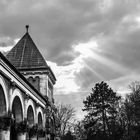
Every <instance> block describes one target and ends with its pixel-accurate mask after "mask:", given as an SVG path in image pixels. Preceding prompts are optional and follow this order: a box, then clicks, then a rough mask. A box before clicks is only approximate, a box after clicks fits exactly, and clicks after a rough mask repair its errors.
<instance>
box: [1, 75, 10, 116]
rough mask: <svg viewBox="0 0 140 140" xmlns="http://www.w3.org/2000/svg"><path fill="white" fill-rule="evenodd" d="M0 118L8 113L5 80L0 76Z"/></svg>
mask: <svg viewBox="0 0 140 140" xmlns="http://www.w3.org/2000/svg"><path fill="white" fill-rule="evenodd" d="M0 96H1V97H0V104H1V105H0V106H1V109H0V116H2V115H4V114H5V113H6V112H8V106H9V102H8V94H7V88H6V83H5V80H4V79H3V77H2V76H0Z"/></svg>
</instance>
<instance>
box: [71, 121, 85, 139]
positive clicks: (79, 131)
mask: <svg viewBox="0 0 140 140" xmlns="http://www.w3.org/2000/svg"><path fill="white" fill-rule="evenodd" d="M73 126H74V134H75V137H76V140H86V130H85V128H84V121H83V120H81V121H78V122H77V123H75V124H74V125H73Z"/></svg>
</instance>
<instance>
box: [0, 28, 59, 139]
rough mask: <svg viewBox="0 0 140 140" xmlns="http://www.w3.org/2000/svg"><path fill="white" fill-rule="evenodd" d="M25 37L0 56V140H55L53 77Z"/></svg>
mask: <svg viewBox="0 0 140 140" xmlns="http://www.w3.org/2000/svg"><path fill="white" fill-rule="evenodd" d="M28 27H29V26H26V33H25V35H24V36H23V37H22V38H21V39H20V40H19V41H18V43H17V44H16V45H15V46H14V47H13V48H12V49H11V50H10V52H9V53H8V54H7V55H6V56H4V55H3V54H2V53H0V139H1V140H20V139H21V140H25V139H44V140H45V139H47V140H50V139H57V138H56V137H57V136H56V121H55V120H56V119H55V112H56V108H55V106H54V99H53V86H54V84H55V82H56V77H55V75H54V73H53V72H52V70H51V68H50V67H49V66H48V65H47V63H46V61H45V59H44V58H43V56H42V55H41V53H40V52H39V50H38V48H37V47H36V45H35V43H34V42H33V40H32V38H31V36H30V34H29V33H28Z"/></svg>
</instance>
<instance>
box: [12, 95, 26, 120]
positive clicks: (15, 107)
mask: <svg viewBox="0 0 140 140" xmlns="http://www.w3.org/2000/svg"><path fill="white" fill-rule="evenodd" d="M12 113H13V115H14V118H15V121H16V122H21V121H22V120H23V109H22V104H21V100H20V98H19V97H18V96H15V98H14V100H13V104H12Z"/></svg>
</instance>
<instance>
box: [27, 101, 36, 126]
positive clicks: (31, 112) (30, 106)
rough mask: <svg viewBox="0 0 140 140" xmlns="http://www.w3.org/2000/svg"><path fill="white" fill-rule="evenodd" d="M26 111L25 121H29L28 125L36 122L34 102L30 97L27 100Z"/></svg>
mask: <svg viewBox="0 0 140 140" xmlns="http://www.w3.org/2000/svg"><path fill="white" fill-rule="evenodd" d="M26 113H27V122H28V123H29V126H32V125H34V124H35V123H36V111H35V106H34V103H33V101H32V100H31V99H30V100H28V103H27V108H26Z"/></svg>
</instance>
